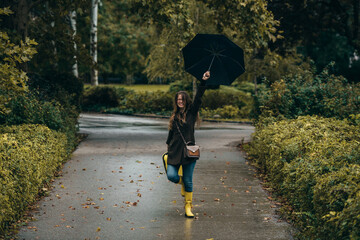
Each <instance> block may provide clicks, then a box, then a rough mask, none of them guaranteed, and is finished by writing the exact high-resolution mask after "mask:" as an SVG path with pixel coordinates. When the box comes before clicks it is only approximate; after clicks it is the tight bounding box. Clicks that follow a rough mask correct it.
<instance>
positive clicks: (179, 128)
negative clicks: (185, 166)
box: [175, 122, 187, 146]
mask: <svg viewBox="0 0 360 240" xmlns="http://www.w3.org/2000/svg"><path fill="white" fill-rule="evenodd" d="M175 124H176V127H177V129H178V131H179V133H180V136H181V138H182V140H183V141H184V143H185V145H186V146H187V143H186V141H185V138H184V136H183V135H182V133H181V131H180V128H179V126H178V124H177V122H175Z"/></svg>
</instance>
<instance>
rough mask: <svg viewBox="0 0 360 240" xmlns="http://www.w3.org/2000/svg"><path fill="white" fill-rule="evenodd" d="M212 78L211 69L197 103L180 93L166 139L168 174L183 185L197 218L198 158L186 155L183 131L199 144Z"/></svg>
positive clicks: (188, 207) (188, 139) (187, 210)
mask: <svg viewBox="0 0 360 240" xmlns="http://www.w3.org/2000/svg"><path fill="white" fill-rule="evenodd" d="M209 78H210V72H209V71H207V72H205V73H204V75H203V78H202V81H201V83H200V85H199V86H198V90H197V92H196V96H195V99H194V102H192V101H191V98H190V97H189V95H188V94H187V93H186V92H185V91H180V92H178V93H176V95H175V103H174V111H173V113H172V115H171V117H170V121H169V135H168V138H167V141H166V144H167V145H168V155H167V156H165V157H164V158H165V162H167V166H166V168H167V177H168V179H169V180H170V181H171V182H174V183H178V184H181V185H182V188H181V195H182V196H185V216H186V217H188V218H193V217H194V214H193V213H192V212H191V207H192V195H193V183H192V178H193V172H194V168H195V164H196V159H189V158H185V157H184V147H185V143H184V141H183V139H182V137H181V134H182V136H183V137H184V139H185V141H186V142H192V143H195V137H194V126H195V122H196V120H197V116H198V111H199V108H200V104H201V97H202V95H203V94H204V92H205V89H206V87H205V81H206V80H208V79H209ZM179 130H180V131H181V134H180V133H179ZM166 157H167V159H166ZM180 167H182V175H183V176H179V168H180ZM180 175H181V174H180Z"/></svg>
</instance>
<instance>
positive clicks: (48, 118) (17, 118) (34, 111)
mask: <svg viewBox="0 0 360 240" xmlns="http://www.w3.org/2000/svg"><path fill="white" fill-rule="evenodd" d="M6 106H7V108H8V109H9V112H8V113H7V114H0V123H1V124H2V125H9V126H10V125H21V124H41V125H45V126H47V127H48V128H50V129H52V130H56V131H59V132H62V133H65V134H66V136H67V143H68V145H66V150H67V152H71V151H72V150H73V149H74V147H75V145H76V143H77V137H76V133H77V127H76V123H77V118H78V111H77V110H76V109H75V107H72V108H70V107H69V108H65V107H64V105H63V104H60V103H59V102H57V101H55V100H52V101H45V100H40V99H39V97H37V96H36V95H34V94H31V93H27V94H23V95H18V96H16V97H13V98H12V99H11V100H10V102H9V103H8V104H7V105H6Z"/></svg>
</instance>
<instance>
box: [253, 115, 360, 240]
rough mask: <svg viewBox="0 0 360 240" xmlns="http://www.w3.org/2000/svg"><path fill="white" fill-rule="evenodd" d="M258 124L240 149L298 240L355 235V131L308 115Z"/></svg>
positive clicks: (359, 160) (359, 138) (359, 133)
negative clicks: (283, 205) (262, 176)
mask: <svg viewBox="0 0 360 240" xmlns="http://www.w3.org/2000/svg"><path fill="white" fill-rule="evenodd" d="M259 125H260V126H261V128H258V127H257V131H256V133H255V134H254V136H253V141H252V142H251V143H250V144H249V145H248V146H246V150H247V151H248V154H249V156H250V158H251V159H253V163H254V164H255V165H256V166H257V167H258V168H260V169H261V170H262V171H263V172H265V173H266V174H267V178H268V179H269V180H270V184H271V186H272V187H274V188H275V189H277V190H278V193H279V194H280V195H281V196H282V197H283V198H285V199H287V201H288V202H289V203H290V204H291V206H292V209H293V211H292V212H291V213H290V214H292V216H291V217H292V218H293V219H294V220H295V222H296V223H297V224H298V225H299V226H300V227H301V228H302V230H303V233H304V235H305V236H307V237H310V238H312V239H327V238H330V239H350V236H356V233H358V232H359V231H360V228H359V224H356V223H358V222H359V221H360V215H356V214H353V213H351V212H350V209H351V210H352V211H357V212H358V211H359V210H358V209H359V207H360V206H359V203H360V202H359V201H358V200H356V199H355V200H354V198H356V196H357V195H358V193H359V191H360V184H359V178H358V176H359V175H358V174H359V165H360V145H359V142H360V129H359V128H358V127H357V126H354V125H351V124H349V122H348V121H347V120H335V119H331V118H321V117H310V116H306V117H298V118H297V119H295V120H282V121H278V122H273V123H268V124H265V125H263V124H259ZM326 191H328V192H327V193H325V192H326ZM284 211H285V209H284ZM331 233H334V234H335V233H336V234H335V235H334V234H333V235H331ZM335 236H341V237H339V238H338V237H335ZM353 239H354V238H353Z"/></svg>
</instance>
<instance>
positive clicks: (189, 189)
mask: <svg viewBox="0 0 360 240" xmlns="http://www.w3.org/2000/svg"><path fill="white" fill-rule="evenodd" d="M195 164H196V161H194V162H192V163H189V164H186V165H183V174H184V175H183V181H184V184H185V217H188V218H193V217H194V214H193V213H192V212H191V208H192V196H193V182H192V179H193V173H194V169H195Z"/></svg>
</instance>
